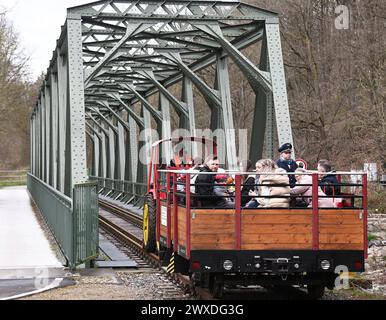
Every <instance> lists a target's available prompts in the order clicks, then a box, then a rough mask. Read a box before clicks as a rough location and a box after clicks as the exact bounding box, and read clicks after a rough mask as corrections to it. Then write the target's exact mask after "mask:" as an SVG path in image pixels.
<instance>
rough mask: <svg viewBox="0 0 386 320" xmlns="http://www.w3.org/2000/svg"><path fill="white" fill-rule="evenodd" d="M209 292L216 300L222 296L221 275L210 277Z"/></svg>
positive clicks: (222, 281)
mask: <svg viewBox="0 0 386 320" xmlns="http://www.w3.org/2000/svg"><path fill="white" fill-rule="evenodd" d="M211 278H212V279H210V285H209V291H210V293H211V294H212V295H213V297H214V298H216V299H221V298H222V297H223V295H224V279H223V278H222V276H221V275H217V276H215V275H211Z"/></svg>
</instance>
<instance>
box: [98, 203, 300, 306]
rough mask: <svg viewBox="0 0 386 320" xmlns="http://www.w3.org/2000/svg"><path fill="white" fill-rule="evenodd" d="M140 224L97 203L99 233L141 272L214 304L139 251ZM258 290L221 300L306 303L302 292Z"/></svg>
mask: <svg viewBox="0 0 386 320" xmlns="http://www.w3.org/2000/svg"><path fill="white" fill-rule="evenodd" d="M142 221H143V219H142V217H140V216H138V215H136V214H133V213H130V212H128V211H127V210H125V209H124V208H121V207H119V206H117V205H115V204H112V203H110V202H106V201H104V200H100V215H99V222H100V227H101V229H102V230H104V232H106V233H107V235H108V237H110V238H112V239H114V240H115V241H114V244H115V245H116V246H117V247H119V248H120V250H121V251H122V252H123V253H125V254H126V255H128V256H129V257H131V258H132V259H133V260H134V261H136V263H137V264H138V266H139V267H140V268H141V269H143V268H148V269H149V268H152V269H153V270H154V271H157V272H162V273H163V274H164V275H165V277H166V278H167V279H168V280H169V281H170V282H171V283H170V286H171V287H173V285H174V286H176V285H177V286H179V287H180V288H182V289H183V291H184V293H185V294H189V295H191V296H192V297H195V298H196V299H199V300H215V298H214V297H213V295H212V294H211V293H210V292H209V290H207V289H202V288H197V287H194V285H193V283H192V281H191V280H190V278H189V277H187V276H183V275H180V274H170V273H167V270H166V268H163V267H162V263H161V261H160V260H159V257H158V255H156V254H153V253H148V252H145V251H144V250H143V246H142V240H143V233H142V223H143V222H142ZM261 289H262V288H260V289H252V288H234V289H232V290H228V291H226V293H225V294H224V298H225V299H230V300H239V299H246V300H250V299H252V300H255V299H257V300H277V299H278V300H281V299H285V300H288V299H291V298H293V299H299V300H304V299H306V300H307V297H306V295H305V293H304V292H303V290H299V289H296V288H291V289H287V291H288V290H290V291H288V292H287V291H284V292H281V293H279V294H278V292H274V293H272V292H267V291H266V290H265V289H263V290H261ZM283 294H284V296H283Z"/></svg>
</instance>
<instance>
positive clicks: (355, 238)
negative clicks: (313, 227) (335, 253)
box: [319, 234, 363, 244]
mask: <svg viewBox="0 0 386 320" xmlns="http://www.w3.org/2000/svg"><path fill="white" fill-rule="evenodd" d="M319 239H320V243H324V244H329V243H347V244H349V243H353V244H363V236H362V235H357V234H321V235H320V237H319Z"/></svg>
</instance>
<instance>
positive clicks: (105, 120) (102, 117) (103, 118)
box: [89, 108, 118, 135]
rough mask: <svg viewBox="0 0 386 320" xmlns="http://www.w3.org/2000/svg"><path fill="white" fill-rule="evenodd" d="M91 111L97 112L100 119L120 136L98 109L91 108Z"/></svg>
mask: <svg viewBox="0 0 386 320" xmlns="http://www.w3.org/2000/svg"><path fill="white" fill-rule="evenodd" d="M89 109H90V110H91V111H94V112H96V113H97V114H98V115H99V117H100V118H101V119H102V120H103V121H104V122H105V123H106V124H107V125H108V126H109V128H111V130H113V131H114V133H115V134H116V135H118V129H117V128H116V127H115V126H114V125H113V124H112V123H111V122H110V121H109V120H108V119H107V118H106V117H105V116H104V115H103V114H102V113H101V112H100V111H99V110H98V109H97V108H89Z"/></svg>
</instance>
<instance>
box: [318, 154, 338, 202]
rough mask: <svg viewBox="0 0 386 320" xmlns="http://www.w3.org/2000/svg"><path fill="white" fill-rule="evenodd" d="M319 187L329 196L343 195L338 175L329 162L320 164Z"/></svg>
mask: <svg viewBox="0 0 386 320" xmlns="http://www.w3.org/2000/svg"><path fill="white" fill-rule="evenodd" d="M318 172H319V173H320V174H319V186H320V187H321V189H322V190H323V192H324V193H325V194H326V195H327V196H333V197H335V196H339V195H340V194H341V190H340V187H341V186H340V183H339V181H338V178H337V177H336V174H333V173H332V172H333V170H332V164H331V162H330V161H328V160H320V161H319V162H318Z"/></svg>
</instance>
